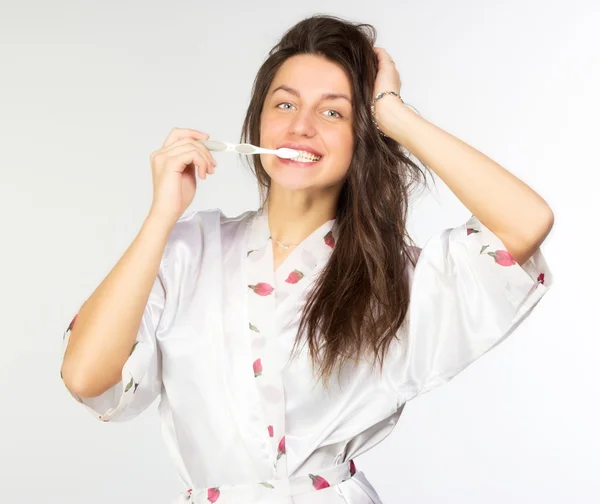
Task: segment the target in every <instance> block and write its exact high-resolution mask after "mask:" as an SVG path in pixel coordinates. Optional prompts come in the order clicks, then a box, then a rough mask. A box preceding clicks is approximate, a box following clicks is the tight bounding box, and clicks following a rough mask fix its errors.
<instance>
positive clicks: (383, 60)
mask: <svg viewBox="0 0 600 504" xmlns="http://www.w3.org/2000/svg"><path fill="white" fill-rule="evenodd" d="M374 50H375V53H376V54H377V61H378V70H377V77H376V78H375V87H374V92H373V99H375V97H376V96H377V93H381V92H383V91H395V92H396V93H398V94H400V87H401V86H402V82H401V80H400V73H399V72H398V70H397V69H396V65H395V63H394V60H393V59H392V57H391V56H390V55H389V53H388V52H387V51H386V50H385V49H382V48H381V47H375V48H374ZM387 100H396V101H398V102H400V103H402V104H403V103H404V101H403V100H402V98H400V99H398V98H396V97H395V96H393V95H391V96H384V97H383V98H381V99H380V100H377V101H376V102H375V119H376V121H377V124H378V126H379V129H380V130H381V131H383V132H384V133H385V134H386V135H388V136H389V132H388V131H387V126H386V119H387V118H388V117H387V116H388V115H389V114H386V111H388V110H391V108H390V107H388V105H392V104H391V103H390V101H387ZM382 102H384V103H383V104H382ZM393 105H396V104H395V103H394V104H393Z"/></svg>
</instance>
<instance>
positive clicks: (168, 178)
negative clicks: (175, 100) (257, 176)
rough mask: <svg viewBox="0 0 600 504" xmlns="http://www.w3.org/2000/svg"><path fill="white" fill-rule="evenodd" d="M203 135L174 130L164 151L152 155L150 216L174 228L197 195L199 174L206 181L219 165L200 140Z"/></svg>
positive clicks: (188, 130)
mask: <svg viewBox="0 0 600 504" xmlns="http://www.w3.org/2000/svg"><path fill="white" fill-rule="evenodd" d="M208 138H209V135H208V134H206V133H202V132H201V131H197V130H193V129H185V128H173V129H172V130H171V132H170V133H169V136H168V137H167V139H166V140H165V142H164V143H163V145H162V147H161V148H160V149H158V150H156V151H154V152H153V153H152V154H151V155H150V162H151V165H152V185H153V198H152V207H151V209H150V215H152V216H155V217H157V218H160V219H161V220H163V221H164V222H166V223H167V224H168V225H174V224H175V223H176V222H177V220H178V219H179V218H180V217H181V215H182V214H183V212H185V210H186V209H187V207H188V206H189V205H190V203H191V202H192V200H193V199H194V195H195V194H196V172H197V173H198V176H199V177H200V178H201V179H202V180H205V179H206V174H207V173H208V174H213V173H214V172H215V171H214V167H215V166H216V165H217V163H216V162H215V160H214V158H213V156H212V154H211V152H210V151H209V150H208V149H207V148H206V146H205V145H204V144H203V143H202V142H200V140H201V139H202V140H207V139H208Z"/></svg>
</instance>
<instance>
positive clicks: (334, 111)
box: [277, 102, 344, 118]
mask: <svg viewBox="0 0 600 504" xmlns="http://www.w3.org/2000/svg"><path fill="white" fill-rule="evenodd" d="M281 105H292V104H291V103H290V102H281V103H279V104H278V105H277V108H281ZM288 110H289V109H288ZM327 112H333V113H334V114H337V116H329V117H334V118H338V117H339V118H342V117H344V116H343V115H342V114H340V113H339V112H338V111H336V110H333V109H329V110H328V111H327Z"/></svg>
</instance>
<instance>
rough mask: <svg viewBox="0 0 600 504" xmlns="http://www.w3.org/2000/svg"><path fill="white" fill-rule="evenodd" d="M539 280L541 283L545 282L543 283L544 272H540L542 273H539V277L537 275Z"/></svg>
mask: <svg viewBox="0 0 600 504" xmlns="http://www.w3.org/2000/svg"><path fill="white" fill-rule="evenodd" d="M537 281H538V282H539V283H541V284H543V283H544V274H543V273H540V274H539V275H538V277H537Z"/></svg>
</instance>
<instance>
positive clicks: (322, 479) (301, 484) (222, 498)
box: [178, 460, 356, 504]
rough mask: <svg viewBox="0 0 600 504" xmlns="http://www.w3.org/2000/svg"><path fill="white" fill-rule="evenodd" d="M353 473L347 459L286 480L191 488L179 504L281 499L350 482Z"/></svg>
mask: <svg viewBox="0 0 600 504" xmlns="http://www.w3.org/2000/svg"><path fill="white" fill-rule="evenodd" d="M355 472H356V467H355V466H354V462H353V461H352V460H349V461H347V462H343V463H342V464H338V465H335V466H331V467H325V468H322V469H318V470H314V471H311V472H310V473H307V474H298V475H294V476H292V477H290V478H285V479H274V480H268V481H261V482H258V483H241V484H239V485H220V486H218V487H207V488H200V489H198V488H196V489H194V488H190V489H189V490H188V491H187V492H184V493H183V494H181V496H180V499H179V501H178V502H180V503H185V504H208V503H210V504H213V503H217V504H250V503H252V502H256V501H261V500H273V499H283V498H286V497H293V496H298V495H302V494H306V493H309V492H318V491H319V490H323V489H325V488H329V487H333V486H335V485H338V484H339V483H342V482H343V481H346V480H347V479H350V478H351V477H352V476H354V473H355Z"/></svg>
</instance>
